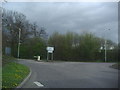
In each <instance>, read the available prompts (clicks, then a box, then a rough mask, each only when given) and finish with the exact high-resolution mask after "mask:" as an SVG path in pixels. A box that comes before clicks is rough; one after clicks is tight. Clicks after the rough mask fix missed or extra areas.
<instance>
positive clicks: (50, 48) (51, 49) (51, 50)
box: [46, 47, 54, 60]
mask: <svg viewBox="0 0 120 90" xmlns="http://www.w3.org/2000/svg"><path fill="white" fill-rule="evenodd" d="M46 49H47V60H48V59H49V53H51V55H52V56H51V57H52V60H53V51H54V47H47V48H46Z"/></svg>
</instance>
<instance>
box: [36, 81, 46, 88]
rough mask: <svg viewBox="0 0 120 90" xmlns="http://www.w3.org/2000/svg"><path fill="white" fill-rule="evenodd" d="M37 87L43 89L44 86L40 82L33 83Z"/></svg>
mask: <svg viewBox="0 0 120 90" xmlns="http://www.w3.org/2000/svg"><path fill="white" fill-rule="evenodd" d="M34 83H35V84H36V85H37V86H39V87H44V85H42V84H41V83H40V82H37V81H36V82H34Z"/></svg>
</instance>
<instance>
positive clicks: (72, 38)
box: [48, 32, 118, 61]
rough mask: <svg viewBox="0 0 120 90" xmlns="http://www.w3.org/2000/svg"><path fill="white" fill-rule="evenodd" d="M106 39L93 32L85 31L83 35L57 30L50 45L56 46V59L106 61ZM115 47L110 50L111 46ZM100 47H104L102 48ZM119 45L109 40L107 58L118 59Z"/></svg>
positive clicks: (51, 38) (50, 40)
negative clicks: (61, 32)
mask: <svg viewBox="0 0 120 90" xmlns="http://www.w3.org/2000/svg"><path fill="white" fill-rule="evenodd" d="M104 41H105V40H104V39H103V38H99V37H97V36H95V35H94V34H92V33H83V34H81V35H79V34H77V33H73V32H68V33H66V34H64V35H62V34H60V33H58V32H55V33H53V34H52V35H51V36H50V38H49V41H48V42H49V46H53V47H55V51H54V59H55V60H66V61H67V60H71V61H104V57H105V53H104V52H105V46H104ZM111 46H114V49H112V50H110V47H111ZM100 47H103V49H102V50H100ZM117 50H118V47H117V45H116V44H115V43H113V42H112V41H111V40H107V60H108V61H117V58H118V56H117V55H118V54H117Z"/></svg>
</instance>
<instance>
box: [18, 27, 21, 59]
mask: <svg viewBox="0 0 120 90" xmlns="http://www.w3.org/2000/svg"><path fill="white" fill-rule="evenodd" d="M20 35H21V29H20V28H19V41H18V58H19V57H20Z"/></svg>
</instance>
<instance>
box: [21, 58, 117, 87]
mask: <svg viewBox="0 0 120 90" xmlns="http://www.w3.org/2000/svg"><path fill="white" fill-rule="evenodd" d="M19 63H21V64H25V65H26V66H28V67H29V68H31V70H32V74H31V77H30V79H29V80H27V82H26V83H25V84H24V85H23V86H22V88H118V70H117V69H113V68H110V67H109V66H110V65H112V64H113V63H84V62H37V61H33V60H19Z"/></svg>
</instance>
